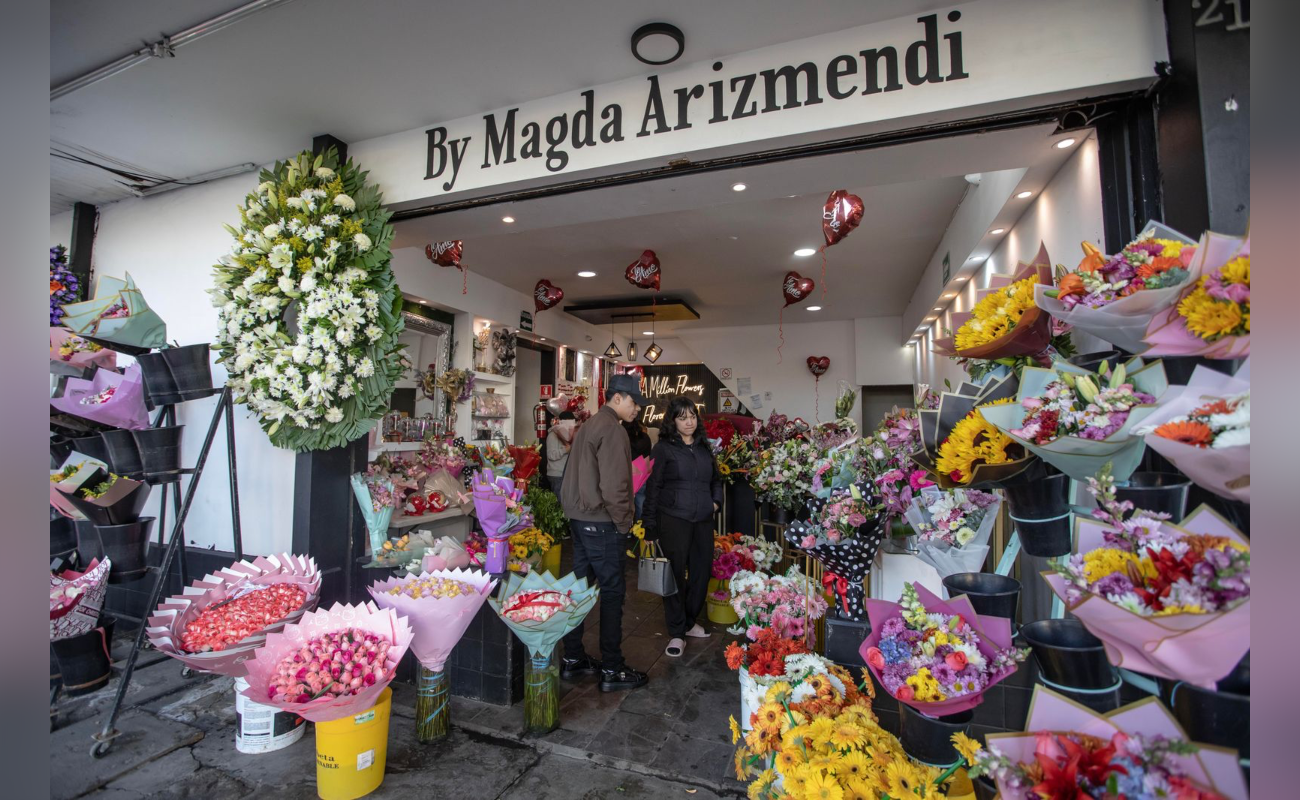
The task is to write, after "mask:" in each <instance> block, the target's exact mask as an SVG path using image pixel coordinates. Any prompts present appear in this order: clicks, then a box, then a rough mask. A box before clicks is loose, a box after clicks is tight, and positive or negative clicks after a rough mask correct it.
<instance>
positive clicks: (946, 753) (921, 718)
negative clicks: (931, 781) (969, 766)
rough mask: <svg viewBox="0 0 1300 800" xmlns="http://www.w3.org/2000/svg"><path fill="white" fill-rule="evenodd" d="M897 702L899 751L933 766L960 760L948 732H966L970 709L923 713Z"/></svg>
mask: <svg viewBox="0 0 1300 800" xmlns="http://www.w3.org/2000/svg"><path fill="white" fill-rule="evenodd" d="M900 705H901V706H902V718H901V719H900V720H899V732H898V738H899V741H901V742H902V744H903V752H905V753H907V754H908V755H909V756H911V757H912V758H914V759H916V760H917V761H920V762H922V763H923V764H929V765H930V766H933V767H947V766H950V765H952V764H953V763H955V762H957V761H959V760H961V754H959V753H958V752H957V748H955V747H953V744H952V735H953V734H954V733H964V734H967V735H970V724H971V720H973V719H974V718H975V712H974V711H962V712H959V713H956V714H949V715H948V716H946V717H927V716H926V715H924V714H922V713H921V712H920V711H917V710H916V709H914V708H912V707H911V706H909V705H908V704H907V703H900Z"/></svg>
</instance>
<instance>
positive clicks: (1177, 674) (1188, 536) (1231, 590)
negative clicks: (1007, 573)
mask: <svg viewBox="0 0 1300 800" xmlns="http://www.w3.org/2000/svg"><path fill="white" fill-rule="evenodd" d="M1089 491H1090V492H1092V494H1093V495H1094V496H1095V497H1096V498H1097V501H1098V503H1099V504H1100V505H1099V508H1097V509H1096V510H1095V511H1094V512H1093V516H1094V517H1095V519H1094V520H1086V519H1080V520H1078V521H1077V522H1076V524H1075V536H1076V539H1077V540H1078V541H1077V553H1076V554H1075V555H1073V556H1070V558H1069V559H1068V560H1067V561H1065V562H1063V563H1061V564H1059V565H1057V567H1056V570H1055V572H1054V573H1043V577H1044V578H1045V579H1046V580H1047V582H1048V584H1049V585H1050V586H1051V587H1052V591H1054V592H1056V594H1057V596H1059V597H1060V598H1061V599H1062V600H1063V601H1065V604H1066V607H1067V609H1068V610H1069V611H1070V613H1072V614H1074V615H1075V616H1076V617H1078V618H1079V621H1080V622H1082V623H1083V624H1084V625H1085V626H1086V627H1087V628H1088V630H1089V631H1091V632H1092V634H1093V635H1094V636H1096V637H1097V638H1098V639H1101V640H1102V642H1103V643H1104V644H1105V645H1106V654H1107V655H1108V656H1109V657H1110V661H1111V663H1112V664H1115V665H1116V666H1119V667H1124V668H1126V669H1133V670H1136V671H1138V672H1143V673H1147V674H1150V675H1158V676H1160V677H1163V678H1169V679H1170V680H1182V681H1188V682H1189V683H1195V684H1198V685H1200V686H1204V687H1207V688H1213V687H1214V684H1215V682H1216V681H1218V680H1219V679H1221V678H1223V677H1224V676H1226V675H1227V674H1228V673H1229V672H1231V671H1232V668H1233V667H1234V666H1235V665H1236V664H1237V662H1238V661H1240V660H1241V658H1242V657H1243V656H1244V655H1246V653H1247V652H1248V651H1249V650H1250V545H1249V544H1248V543H1247V541H1246V540H1245V539H1244V538H1243V537H1242V535H1241V534H1240V533H1239V532H1238V531H1237V530H1235V529H1234V528H1232V527H1231V526H1230V525H1228V524H1227V523H1226V522H1225V521H1224V520H1223V519H1222V518H1220V517H1219V516H1218V515H1216V514H1215V513H1214V512H1213V511H1210V510H1209V509H1207V508H1205V507H1204V506H1202V507H1201V508H1199V509H1198V510H1197V511H1195V512H1193V514H1192V515H1191V516H1190V517H1188V518H1187V519H1185V520H1183V522H1182V524H1181V525H1179V526H1173V525H1170V524H1169V523H1168V522H1167V518H1166V515H1164V514H1154V513H1149V512H1145V511H1137V512H1133V513H1132V514H1131V515H1130V512H1132V511H1133V504H1132V503H1130V502H1128V501H1124V502H1119V501H1118V500H1117V499H1116V497H1115V482H1114V478H1113V477H1112V476H1111V475H1110V474H1109V472H1108V471H1106V470H1103V471H1102V472H1101V474H1100V476H1098V477H1097V478H1093V479H1090V480H1089Z"/></svg>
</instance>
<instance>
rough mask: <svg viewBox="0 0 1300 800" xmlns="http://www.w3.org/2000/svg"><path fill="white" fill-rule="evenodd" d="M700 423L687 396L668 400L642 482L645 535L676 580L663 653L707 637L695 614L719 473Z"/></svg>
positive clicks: (704, 587) (707, 561) (703, 592)
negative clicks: (658, 547) (656, 546)
mask: <svg viewBox="0 0 1300 800" xmlns="http://www.w3.org/2000/svg"><path fill="white" fill-rule="evenodd" d="M703 427H704V426H703V425H701V424H700V418H699V414H698V413H697V412H696V409H695V403H694V402H693V401H692V400H691V399H690V398H689V397H681V396H679V397H676V398H674V399H673V401H672V402H671V403H669V405H668V413H666V414H665V415H664V421H663V425H662V427H661V428H660V430H659V443H658V444H656V445H655V447H654V450H653V451H652V452H651V457H652V458H653V459H654V462H655V465H654V469H653V470H652V471H651V473H650V480H649V481H647V483H646V494H645V507H644V509H643V515H644V521H645V530H646V538H647V539H651V540H655V539H657V540H659V542H660V543H661V544H662V546H663V549H664V554H665V555H666V556H667V557H668V560H669V561H670V562H671V564H672V570H673V577H674V578H676V580H677V594H674V595H671V596H669V597H665V598H664V617H665V619H666V621H667V623H668V635H669V637H670V639H669V641H668V647H667V648H666V649H665V651H664V652H665V653H667V654H668V655H670V656H673V657H677V656H680V655H681V654H682V651H683V650H684V649H685V647H686V641H685V639H683V638H682V637H684V636H691V637H694V638H699V639H703V638H707V637H708V635H709V634H708V633H706V632H705V631H704V628H702V627H700V625H699V624H698V623H697V622H696V621H695V618H696V617H698V616H699V615H700V612H701V611H702V610H703V609H704V600H705V598H706V597H707V595H708V591H709V573H710V570H711V569H712V565H713V515H714V513H715V512H716V511H717V510H718V506H719V505H720V504H721V503H722V476H721V475H720V474H719V472H718V462H717V459H715V458H714V457H713V451H712V450H711V449H709V442H708V439H706V438H705V436H704V430H703Z"/></svg>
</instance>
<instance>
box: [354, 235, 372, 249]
mask: <svg viewBox="0 0 1300 800" xmlns="http://www.w3.org/2000/svg"><path fill="white" fill-rule="evenodd" d="M352 243H353V244H355V245H356V246H357V249H358V250H360V251H361V252H363V253H364V252H366V251H367V250H369V249H370V237H369V236H367V235H365V234H364V233H358V234H356V235H355V236H353V237H352Z"/></svg>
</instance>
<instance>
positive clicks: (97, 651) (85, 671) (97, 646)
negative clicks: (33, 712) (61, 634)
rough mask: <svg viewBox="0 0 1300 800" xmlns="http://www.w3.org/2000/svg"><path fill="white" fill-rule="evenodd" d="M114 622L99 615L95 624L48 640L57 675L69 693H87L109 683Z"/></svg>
mask: <svg viewBox="0 0 1300 800" xmlns="http://www.w3.org/2000/svg"><path fill="white" fill-rule="evenodd" d="M113 622H114V620H113V618H112V617H109V616H101V617H100V618H99V623H100V626H99V627H98V628H94V629H92V630H89V631H86V632H85V633H83V634H81V635H80V636H72V637H69V638H67V639H60V640H59V641H57V642H52V643H51V646H52V647H53V649H54V656H55V658H56V659H57V660H58V665H59V679H60V680H61V681H63V691H64V693H65V694H67V695H68V696H69V697H79V696H81V695H83V694H90V693H91V692H93V691H96V690H98V689H102V688H104V687H105V686H107V685H108V679H109V677H111V676H112V674H113V661H112V656H111V655H110V654H111V653H112V651H113Z"/></svg>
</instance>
